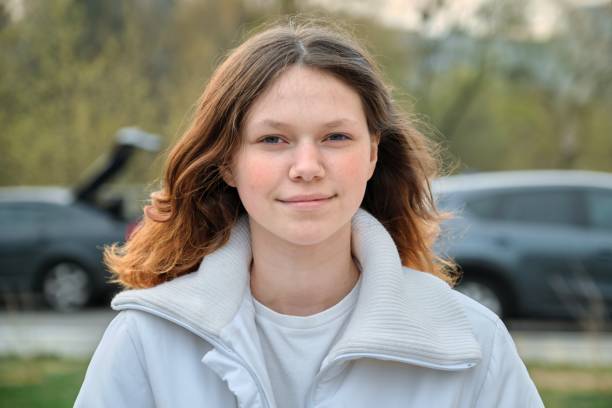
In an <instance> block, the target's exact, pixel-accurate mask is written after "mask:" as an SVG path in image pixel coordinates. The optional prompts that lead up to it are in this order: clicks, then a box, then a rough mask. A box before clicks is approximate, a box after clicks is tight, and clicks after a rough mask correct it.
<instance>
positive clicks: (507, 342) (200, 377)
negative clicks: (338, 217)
mask: <svg viewBox="0 0 612 408" xmlns="http://www.w3.org/2000/svg"><path fill="white" fill-rule="evenodd" d="M352 224H353V225H352V227H353V232H352V234H353V235H352V251H353V254H354V255H355V257H356V258H357V260H358V261H359V263H360V266H361V270H362V282H361V288H360V292H359V298H358V300H357V303H356V305H355V309H354V311H353V313H352V315H351V317H350V321H349V323H348V325H347V327H346V329H345V331H344V332H343V333H342V335H341V336H340V338H339V340H338V341H337V342H336V343H335V344H334V345H333V346H332V348H331V350H330V352H329V354H328V355H327V357H326V358H325V359H324V360H323V362H322V364H321V369H320V371H319V373H318V374H317V376H316V378H315V379H314V383H313V386H312V388H311V390H310V393H309V395H308V399H307V404H306V406H307V407H317V408H323V407H351V408H360V407H363V408H366V407H367V408H371V407H381V408H382V407H486V408H490V407H508V408H510V407H512V408H514V407H521V408H525V407H542V406H543V404H542V401H541V399H540V396H539V395H538V392H537V390H536V387H535V386H534V384H533V382H532V381H531V379H530V378H529V374H528V373H527V370H526V369H525V366H524V364H523V362H522V361H521V360H520V358H519V356H518V354H517V352H516V349H515V346H514V343H513V341H512V338H511V337H510V335H509V333H508V331H507V330H506V328H505V326H504V325H503V323H502V322H501V321H500V320H499V319H498V318H497V316H496V315H495V314H493V313H492V312H490V311H489V310H488V309H486V308H485V307H483V306H481V305H479V304H478V303H476V302H474V301H472V300H471V299H469V298H467V297H465V296H463V295H462V294H460V293H459V292H457V291H454V290H452V289H451V288H450V287H449V286H448V285H447V284H446V283H445V282H443V281H442V280H440V279H438V278H436V277H434V276H432V275H430V274H428V273H424V272H418V271H414V270H411V269H408V268H405V267H402V265H401V262H400V258H399V255H398V252H397V249H396V247H395V245H394V243H393V240H392V238H391V236H390V235H389V234H388V232H387V231H386V230H385V228H384V227H383V226H382V225H381V224H380V223H379V222H378V221H377V220H376V219H375V218H374V217H373V216H371V215H370V214H369V213H367V212H366V211H364V210H361V209H360V210H359V211H358V212H357V214H356V215H355V216H354V217H353V220H352ZM250 261H251V249H250V235H249V227H248V219H247V218H246V216H245V217H243V218H242V219H241V220H240V221H239V223H238V224H237V225H236V227H235V228H234V230H233V231H232V234H231V237H230V240H229V242H228V243H227V244H226V245H225V246H223V247H222V248H220V249H219V250H217V251H215V252H214V253H212V254H210V255H208V256H206V257H205V258H204V259H203V261H202V263H201V265H200V267H199V269H198V270H197V271H195V272H193V273H190V274H188V275H184V276H181V277H179V278H176V279H174V280H172V281H170V282H166V283H164V284H162V285H159V286H156V287H153V288H149V289H139V290H128V291H124V292H122V293H120V294H118V295H117V296H116V297H115V298H114V299H113V301H112V307H113V309H115V310H120V311H121V312H120V313H119V314H118V315H117V316H116V317H115V319H114V320H113V321H112V322H111V323H110V325H109V326H108V328H107V330H106V332H105V334H104V337H103V338H102V340H101V342H100V344H99V345H98V348H97V349H96V351H95V353H94V355H93V358H92V360H91V363H90V365H89V368H88V370H87V374H86V376H85V380H84V382H83V385H82V387H81V390H80V392H79V395H78V397H77V400H76V402H75V407H87V408H96V407H109V408H121V407H126V408H128V407H129V408H135V407H160V408H161V407H164V408H179V407H207V408H217V407H223V408H227V407H243V408H247V407H248V408H275V407H278V408H285V407H283V404H282V403H280V402H279V403H277V402H275V401H274V395H273V392H272V385H271V384H270V380H269V378H268V375H267V372H266V363H265V361H264V360H263V357H262V356H263V353H262V350H261V346H260V343H259V338H258V335H257V330H256V327H255V321H254V310H253V303H252V299H251V297H250V291H249V289H248V288H249V264H250ZM304 352H308V351H307V350H305V351H304ZM287 408H293V407H287ZM296 408H297V407H296Z"/></svg>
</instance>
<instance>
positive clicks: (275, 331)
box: [253, 277, 361, 408]
mask: <svg viewBox="0 0 612 408" xmlns="http://www.w3.org/2000/svg"><path fill="white" fill-rule="evenodd" d="M360 283H361V277H359V280H358V281H357V284H356V285H355V287H354V288H353V289H352V290H351V291H350V292H349V293H348V294H347V295H346V296H345V297H344V298H343V299H342V300H341V301H340V302H338V303H337V304H335V305H334V306H332V307H330V308H329V309H327V310H324V311H322V312H319V313H317V314H314V315H310V316H290V315H284V314H281V313H277V312H275V311H274V310H272V309H270V308H268V307H266V306H264V305H263V304H261V303H259V302H258V301H257V300H256V299H255V298H253V304H254V306H255V323H256V326H257V330H258V334H259V338H260V340H261V346H262V348H263V354H264V358H265V361H266V367H267V369H268V374H269V376H270V382H271V384H272V389H273V393H274V398H275V400H276V404H277V405H278V406H279V407H296V408H297V407H303V406H305V404H306V397H307V394H308V391H309V390H310V386H311V384H312V382H313V380H314V377H315V375H316V374H317V373H318V372H319V368H320V367H321V363H322V361H323V359H324V358H325V356H326V355H327V353H328V352H329V350H330V349H331V347H332V345H333V344H334V343H335V341H336V339H337V337H338V336H339V334H340V333H341V332H342V330H343V328H344V325H345V324H346V323H347V322H348V318H349V316H350V314H351V312H352V310H353V308H354V306H355V302H356V301H357V296H358V294H359V286H360Z"/></svg>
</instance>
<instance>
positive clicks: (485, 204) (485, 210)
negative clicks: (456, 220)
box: [465, 193, 501, 219]
mask: <svg viewBox="0 0 612 408" xmlns="http://www.w3.org/2000/svg"><path fill="white" fill-rule="evenodd" d="M500 201H501V199H500V196H499V194H497V193H494V194H488V195H485V194H479V195H475V196H472V197H469V198H467V199H466V202H465V208H466V210H467V211H468V212H470V213H472V214H473V215H475V216H476V217H478V218H484V219H496V218H499V207H500Z"/></svg>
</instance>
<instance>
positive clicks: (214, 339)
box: [119, 303, 270, 408]
mask: <svg viewBox="0 0 612 408" xmlns="http://www.w3.org/2000/svg"><path fill="white" fill-rule="evenodd" d="M121 306H128V308H129V309H136V310H140V311H143V312H147V313H150V314H152V315H155V316H157V317H161V318H162V319H166V320H168V321H171V322H172V323H175V324H177V325H179V326H181V327H182V328H184V329H186V330H188V331H190V332H191V333H193V334H195V335H196V336H198V337H200V338H202V339H204V340H205V341H207V342H208V343H210V344H212V345H213V347H215V348H217V349H219V350H221V351H223V354H225V355H226V356H227V357H228V358H229V359H231V360H234V361H235V362H237V363H238V364H240V365H241V366H242V367H244V368H245V369H246V370H247V371H248V372H249V374H250V375H251V377H252V378H253V381H254V382H255V385H256V386H257V390H258V391H259V395H261V399H262V401H263V402H264V404H265V406H266V407H267V408H270V402H269V401H268V396H267V395H266V393H265V391H264V388H263V385H261V381H260V380H259V377H258V376H257V374H256V373H255V371H254V370H253V369H252V368H251V367H250V366H249V365H248V364H247V363H246V362H245V361H244V360H243V359H242V358H241V357H240V355H238V354H236V353H234V352H233V351H232V350H231V349H230V348H229V347H227V346H226V345H225V344H224V343H223V341H222V340H221V339H220V338H219V337H218V336H215V335H212V334H208V333H204V332H200V331H198V330H196V329H194V328H193V327H191V326H190V325H188V324H186V323H184V322H182V321H180V320H177V319H175V318H173V317H171V316H168V315H166V314H164V313H161V312H159V311H157V310H154V309H150V308H148V307H145V306H141V305H138V304H133V303H128V304H123V305H121ZM119 310H125V309H119Z"/></svg>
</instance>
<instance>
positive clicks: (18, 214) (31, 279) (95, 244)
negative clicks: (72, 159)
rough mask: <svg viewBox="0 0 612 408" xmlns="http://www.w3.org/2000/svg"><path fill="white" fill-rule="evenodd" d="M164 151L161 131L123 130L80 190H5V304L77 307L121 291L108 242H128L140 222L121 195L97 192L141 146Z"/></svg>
mask: <svg viewBox="0 0 612 408" xmlns="http://www.w3.org/2000/svg"><path fill="white" fill-rule="evenodd" d="M158 149H159V138H158V137H156V136H154V135H150V134H147V133H144V132H142V131H140V130H138V129H134V128H124V129H122V130H120V132H119V133H118V134H117V143H116V145H115V146H114V148H113V150H112V151H111V153H110V154H109V155H108V157H106V158H105V159H104V160H103V161H102V162H101V163H102V167H101V168H98V169H96V170H95V172H94V173H93V174H92V175H91V176H89V177H87V179H86V180H85V181H84V182H82V183H80V184H79V185H78V186H76V187H74V188H71V189H68V188H59V187H57V188H56V187H4V188H0V303H4V304H6V305H10V304H11V303H16V304H18V305H19V307H30V306H34V307H35V306H38V305H40V304H41V303H43V304H46V305H48V306H51V307H52V308H54V309H57V310H72V309H80V308H83V307H85V306H87V305H90V304H92V303H96V301H98V300H102V299H105V298H107V297H108V296H109V295H111V294H112V293H114V292H115V291H116V290H117V289H118V287H117V286H115V285H111V284H108V283H107V279H108V278H109V276H110V275H109V273H108V272H107V271H106V270H105V268H104V266H103V264H102V248H103V246H104V245H107V244H110V243H113V242H122V241H124V240H125V237H126V233H127V232H128V231H129V230H130V229H131V227H132V225H133V223H134V222H135V221H134V220H133V219H131V218H130V217H129V216H128V215H126V213H125V211H124V202H123V199H122V198H121V197H112V198H110V199H109V198H106V199H101V198H100V197H99V195H98V192H99V191H100V187H101V186H102V185H104V184H105V183H106V182H108V181H109V180H110V179H111V178H113V177H114V176H115V175H117V174H118V173H119V172H120V171H121V170H122V169H123V168H124V167H125V164H126V163H127V162H128V161H129V159H130V157H131V156H132V155H133V153H134V152H135V151H137V150H148V151H157V150H158ZM41 301H42V302H41ZM25 303H28V304H25Z"/></svg>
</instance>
